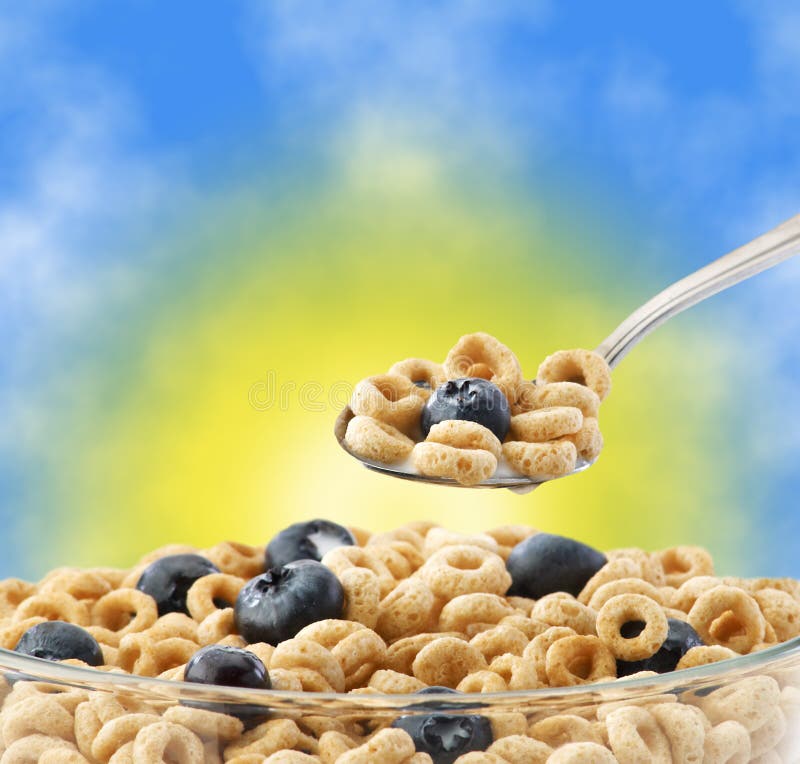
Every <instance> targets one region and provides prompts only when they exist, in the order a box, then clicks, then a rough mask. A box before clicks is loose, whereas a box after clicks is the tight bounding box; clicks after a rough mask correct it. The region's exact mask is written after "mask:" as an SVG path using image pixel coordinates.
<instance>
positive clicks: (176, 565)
mask: <svg viewBox="0 0 800 764" xmlns="http://www.w3.org/2000/svg"><path fill="white" fill-rule="evenodd" d="M312 602H313V603H315V604H314V605H313V607H312V606H310V605H309V603H312ZM798 634H800V584H799V583H798V582H797V581H794V580H791V579H763V578H762V579H752V580H749V579H739V578H721V577H718V576H716V575H715V573H714V568H713V562H712V559H711V556H710V555H709V554H708V553H707V552H706V551H705V550H702V549H700V548H697V547H675V548H672V549H667V550H664V551H661V552H646V551H644V550H641V549H618V550H612V551H610V552H608V553H605V554H604V553H602V552H600V551H598V550H596V549H593V548H591V547H589V546H587V545H586V544H583V543H581V542H578V541H575V540H573V539H569V538H565V537H562V536H556V535H552V534H549V533H539V532H536V531H535V530H533V529H532V528H527V527H524V526H502V527H499V528H494V529H492V530H489V531H487V532H486V533H478V534H462V533H456V532H452V531H449V530H447V529H445V528H441V527H439V526H437V525H435V524H433V523H430V522H419V523H409V524H407V525H404V526H402V527H400V528H397V529H396V530H393V531H389V532H385V533H376V534H371V533H369V532H368V531H364V530H361V529H355V528H354V529H347V528H344V527H343V526H341V525H338V524H336V523H334V522H330V521H325V520H314V521H311V522H305V523H297V524H295V525H292V526H290V527H289V528H287V529H285V530H283V531H281V532H280V533H278V534H277V535H276V536H275V537H274V538H273V539H272V541H271V542H270V543H269V544H268V545H267V547H266V549H264V547H250V546H247V545H244V544H233V543H223V544H218V545H217V546H215V547H212V548H210V549H206V550H197V549H194V548H192V547H185V546H175V545H173V546H170V547H165V548H163V549H159V550H156V551H154V552H152V553H151V554H149V555H147V556H146V557H145V558H144V559H143V560H142V561H140V563H139V564H137V565H135V566H134V567H133V568H132V569H130V570H115V569H108V568H93V569H85V570H81V569H77V568H60V569H56V570H54V571H52V572H51V573H50V574H48V575H46V576H45V577H44V579H42V581H40V582H39V583H38V584H29V583H26V582H23V581H20V580H17V579H10V580H7V581H3V582H0V646H2V647H4V648H6V649H12V650H13V649H16V650H17V651H18V652H20V653H24V654H27V655H33V656H37V657H41V658H45V659H46V660H50V661H59V660H60V661H67V662H69V663H72V664H77V665H83V666H87V665H88V666H94V667H96V668H97V669H99V670H101V671H105V672H122V673H132V674H138V675H141V676H147V677H160V678H162V679H171V680H181V679H182V680H185V681H188V682H193V683H197V684H200V685H211V686H214V685H218V686H228V687H230V686H235V687H241V688H249V689H264V690H267V689H270V688H271V689H273V690H278V691H281V690H291V691H295V692H301V693H307V694H308V697H309V699H312V698H313V693H317V692H328V693H329V692H337V693H349V694H352V695H354V696H357V695H359V694H360V695H364V694H366V695H376V694H398V693H400V694H412V693H420V694H424V693H428V692H435V693H436V694H439V695H441V694H442V693H456V694H458V693H464V692H469V693H497V692H506V691H526V690H535V689H540V688H547V687H553V688H556V687H565V686H586V687H587V688H588V689H591V686H592V684H593V683H596V682H605V683H608V682H614V681H615V680H617V679H618V678H623V677H629V676H637V677H647V676H655V675H656V674H663V673H667V672H676V671H681V670H682V669H685V668H691V667H695V666H701V665H705V664H708V663H713V662H718V661H722V660H725V659H727V658H733V657H737V656H739V655H745V654H749V653H753V652H757V651H759V650H762V649H764V648H766V647H770V646H772V645H776V644H778V643H779V642H781V641H785V640H789V639H792V638H793V637H796V636H798ZM787 678H788V677H787ZM779 679H780V677H778V678H777V679H776V678H773V677H772V676H768V675H746V674H745V675H743V676H742V677H740V678H737V679H735V680H733V681H731V682H730V683H728V684H725V685H724V686H721V687H714V686H712V687H709V688H708V689H707V691H704V692H702V693H695V694H688V693H679V692H678V693H675V694H662V695H658V696H654V697H648V698H647V702H646V703H642V702H641V699H632V700H631V702H626V701H624V700H622V701H618V700H617V701H613V702H611V701H604V700H603V698H602V696H601V695H598V701H597V703H595V704H592V705H588V706H585V707H581V708H580V709H578V708H576V709H575V710H574V711H570V710H569V709H564V708H563V707H562V708H553V709H550V710H548V709H547V708H543V707H542V706H541V705H540V706H538V707H537V710H536V711H535V712H534V713H527V714H526V713H524V712H523V711H517V710H514V708H513V707H506V709H505V710H503V711H500V710H497V709H492V708H491V704H489V705H488V706H487V707H486V708H483V707H482V706H480V704H478V705H476V706H475V708H476V709H477V710H475V711H470V712H469V714H458V715H454V714H453V713H448V709H447V704H441V705H439V704H436V705H432V706H431V707H430V708H428V709H427V710H425V709H423V711H422V712H421V713H417V714H406V715H403V714H402V712H400V711H399V710H398V711H397V712H396V713H394V714H393V715H389V716H388V717H387V716H383V717H380V718H374V719H372V718H370V713H369V710H368V709H367V708H366V707H365V708H364V710H363V712H362V713H360V714H356V715H353V714H350V715H347V716H340V717H339V716H333V715H328V716H326V715H324V714H323V713H322V712H321V711H320V710H319V709H316V708H314V707H313V706H311V707H308V708H307V709H306V710H304V706H302V705H297V706H293V708H292V710H282V709H280V708H277V707H276V708H274V709H270V708H266V707H264V706H261V705H257V704H252V705H241V704H239V705H237V704H235V703H232V702H228V701H227V700H226V701H214V700H208V701H195V700H191V701H189V700H183V701H182V702H181V703H180V704H177V703H175V704H172V705H170V704H166V705H165V704H164V703H163V702H161V701H159V702H150V701H148V700H147V698H146V697H144V696H139V695H135V694H125V693H119V694H115V693H108V692H103V691H99V690H98V691H92V690H86V689H81V688H79V687H70V686H68V685H64V686H58V685H52V686H51V685H48V684H46V683H43V682H36V681H30V680H31V677H26V676H25V675H24V674H23V675H18V676H16V677H8V679H7V680H0V698H2V706H0V762H3V764H8V763H9V762H44V764H97V763H98V762H102V763H103V764H106V763H107V764H150V762H154V763H155V764H160V763H162V762H166V763H167V764H169V763H171V762H200V763H202V762H209V763H210V764H219V763H220V762H222V761H225V762H227V763H228V764H264V763H265V762H266V763H267V764H282V763H286V762H288V763H289V764H309V763H310V762H316V763H317V764H370V762H384V761H385V762H399V763H401V764H475V763H476V762H491V763H493V764H498V762H500V763H502V762H505V763H506V764H516V763H517V762H548V764H559V763H561V764H564V762H573V763H574V762H581V761H584V762H588V761H590V762H628V761H633V760H638V759H635V757H634V758H631V755H632V754H631V751H633V752H634V753H635V752H636V751H639V752H640V753H641V752H643V751H645V750H648V751H650V753H651V754H652V756H653V760H654V761H662V760H663V761H676V762H677V761H680V762H688V761H697V762H701V761H707V762H717V761H733V760H735V761H739V760H741V761H751V760H758V761H781V760H786V761H789V760H792V761H793V760H795V759H793V758H788V759H784V758H780V757H779V758H776V757H777V756H778V753H777V752H779V751H780V752H785V751H786V750H790V748H787V745H788V744H789V743H791V742H792V739H793V735H792V732H791V730H792V725H793V724H794V725H796V724H798V721H799V720H798V715H797V712H798V710H799V708H800V707H799V706H798V698H797V697H796V694H793V693H792V692H791V691H792V690H793V689H794V688H793V687H792V686H791V684H790V683H789V684H788V685H787V686H786V687H782V686H781V684H780V683H779ZM605 686H606V687H608V684H606V685H605ZM456 699H457V697H454V700H456ZM453 730H455V731H456V733H457V734H453ZM643 745H644V746H645V748H642V746H643ZM782 746H783V747H782ZM734 756H735V757H737V758H731V757H734ZM762 756H763V757H764V758H759V757H762Z"/></svg>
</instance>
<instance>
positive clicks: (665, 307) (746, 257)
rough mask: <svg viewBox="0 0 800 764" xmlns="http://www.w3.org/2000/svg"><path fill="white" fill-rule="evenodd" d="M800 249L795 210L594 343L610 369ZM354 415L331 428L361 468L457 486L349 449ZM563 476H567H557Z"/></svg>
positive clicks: (582, 465)
mask: <svg viewBox="0 0 800 764" xmlns="http://www.w3.org/2000/svg"><path fill="white" fill-rule="evenodd" d="M798 253H800V214H798V215H795V216H794V217H793V218H791V219H789V220H787V221H786V222H785V223H782V224H781V225H779V226H777V227H776V228H773V229H772V230H771V231H768V232H767V233H765V234H762V235H761V236H759V237H758V238H756V239H753V241H751V242H749V243H748V244H744V245H743V246H741V247H739V248H738V249H735V250H733V251H732V252H729V253H728V254H727V255H724V256H723V257H720V258H719V259H718V260H714V262H712V263H709V264H708V265H706V266H704V267H703V268H700V269H699V270H697V271H695V272H694V273H692V274H690V275H688V276H686V277H685V278H682V279H681V280H680V281H676V282H675V283H674V284H672V286H669V287H667V288H666V289H665V290H664V291H663V292H659V293H658V294H657V295H656V296H655V297H653V298H651V299H650V300H648V301H647V302H646V303H645V304H644V305H642V306H641V307H640V308H637V309H636V310H635V311H634V312H633V313H631V315H630V316H628V317H627V318H626V319H625V320H624V321H623V322H622V323H621V324H620V325H619V326H618V327H617V328H616V329H615V330H614V331H613V332H611V334H609V335H608V337H606V339H604V340H603V341H602V342H601V343H600V345H598V347H597V352H598V353H599V354H600V355H602V356H603V358H605V359H606V361H607V362H608V365H609V366H610V367H611V368H612V369H613V368H614V367H615V366H616V365H617V364H618V363H619V362H620V361H621V360H622V359H623V358H624V357H625V356H626V355H627V354H628V352H629V351H630V350H631V348H633V346H634V345H636V344H637V343H638V342H639V341H640V340H642V339H643V338H644V337H645V336H646V335H648V334H649V333H650V332H652V331H653V329H655V328H656V327H658V326H661V324H663V323H665V322H666V321H668V320H669V319H670V318H672V317H673V316H676V315H677V314H678V313H681V312H682V311H684V310H686V309H687V308H691V307H692V306H693V305H697V303H699V302H702V301H703V300H705V299H706V298H707V297H711V296H712V295H715V294H717V293H718V292H721V291H723V290H724V289H727V288H728V287H731V286H733V285H734V284H738V283H739V282H740V281H744V280H745V279H748V278H750V277H751V276H755V275H756V274H757V273H761V271H765V270H767V268H772V266H774V265H777V264H778V263H782V262H783V261H784V260H788V259H789V258H790V257H793V256H794V255H796V254H798ZM353 416H354V414H353V412H352V410H351V409H350V407H349V406H348V407H347V408H345V409H344V410H343V411H342V412H341V414H339V416H338V418H337V419H336V425H335V428H334V432H335V434H336V439H337V440H338V441H339V445H340V446H341V447H342V448H343V449H344V450H345V451H347V453H349V454H350V455H351V456H353V457H355V458H356V459H358V460H359V461H360V462H361V463H362V464H363V465H364V466H365V467H367V468H369V469H371V470H375V471H376V472H382V473H383V474H385V475H390V476H392V477H396V478H402V479H404V480H418V481H420V482H424V483H434V484H436V485H450V486H459V487H463V486H460V484H459V483H457V482H456V481H455V480H450V479H448V478H435V477H427V476H426V475H419V474H417V473H414V472H408V471H406V468H405V467H404V466H398V465H391V464H381V463H380V462H372V461H369V460H367V459H362V458H361V457H360V456H356V454H354V453H352V452H351V451H349V450H348V448H347V446H346V445H345V442H344V434H345V430H346V429H347V423H348V422H349V421H350V420H351V419H352V418H353ZM592 464H593V462H587V461H583V460H579V461H578V464H577V466H576V467H575V469H574V470H573V471H572V472H570V473H568V474H569V475H574V474H576V473H578V472H583V470H585V469H587V468H589V467H591V465H592ZM562 477H566V475H564V476H562ZM543 482H546V481H542V480H535V479H532V478H528V477H525V476H522V475H515V476H513V477H492V478H489V480H486V481H484V482H483V483H480V484H479V485H476V486H473V487H474V488H510V489H511V490H513V491H515V492H517V493H527V492H528V491H532V490H533V489H534V488H536V486H538V485H541V483H543Z"/></svg>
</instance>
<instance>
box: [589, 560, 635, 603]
mask: <svg viewBox="0 0 800 764" xmlns="http://www.w3.org/2000/svg"><path fill="white" fill-rule="evenodd" d="M641 573H642V568H641V565H640V564H639V563H637V562H636V561H635V560H631V559H628V558H620V559H616V560H609V561H608V562H607V563H606V564H605V565H603V567H602V568H600V570H598V571H597V573H595V574H594V575H593V576H592V577H591V578H590V579H589V580H588V581H587V582H586V585H585V586H584V587H583V589H581V591H580V593H579V594H578V597H577V599H578V602H582V603H583V604H584V605H588V604H589V603H590V601H591V599H592V597H593V596H594V594H595V592H596V591H598V589H600V587H601V586H603V585H605V584H608V583H611V582H612V581H619V580H620V579H628V578H635V579H640V578H641Z"/></svg>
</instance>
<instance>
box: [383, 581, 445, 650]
mask: <svg viewBox="0 0 800 764" xmlns="http://www.w3.org/2000/svg"><path fill="white" fill-rule="evenodd" d="M441 609H442V606H441V604H439V601H438V600H437V598H436V596H435V595H434V593H433V592H432V591H431V590H430V588H429V587H428V585H427V584H426V583H425V582H424V581H421V580H419V579H416V578H409V579H406V580H405V581H401V582H400V583H399V584H398V585H397V586H396V587H395V588H394V589H393V590H392V591H391V592H389V594H387V595H386V597H384V598H383V599H382V600H381V602H380V605H379V606H378V619H377V623H376V625H375V631H377V632H378V634H380V635H381V636H382V637H383V638H384V639H386V640H389V641H394V640H397V639H402V638H403V637H408V636H411V635H412V634H419V633H420V632H424V631H427V630H428V629H429V628H433V626H434V624H435V622H436V618H437V616H438V615H439V613H440V611H441Z"/></svg>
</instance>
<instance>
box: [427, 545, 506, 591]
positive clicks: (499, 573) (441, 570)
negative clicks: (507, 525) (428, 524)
mask: <svg viewBox="0 0 800 764" xmlns="http://www.w3.org/2000/svg"><path fill="white" fill-rule="evenodd" d="M418 575H419V577H420V578H421V579H422V580H423V581H424V582H425V583H426V584H427V585H428V586H429V587H430V589H431V591H432V592H433V593H434V594H435V595H436V596H437V597H441V598H442V599H446V600H452V599H454V598H455V597H458V596H459V595H461V594H472V593H476V592H481V593H488V594H498V595H503V594H505V593H506V592H507V591H508V587H509V586H511V576H510V575H509V573H508V571H507V570H506V566H505V563H504V562H503V559H502V558H501V557H499V556H498V555H496V554H494V553H492V552H488V551H487V550H485V549H481V547H477V546H469V545H466V544H465V545H463V546H446V547H443V548H442V549H440V550H439V551H438V552H436V553H435V554H432V555H431V556H430V557H429V558H428V561H427V562H426V563H425V564H424V565H423V566H422V567H421V568H420V569H419V571H418Z"/></svg>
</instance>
